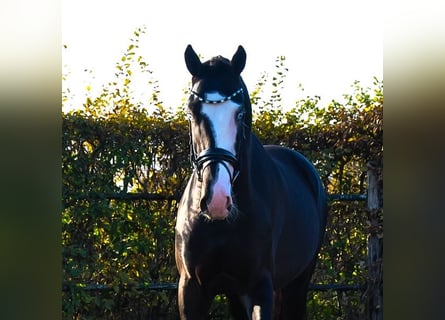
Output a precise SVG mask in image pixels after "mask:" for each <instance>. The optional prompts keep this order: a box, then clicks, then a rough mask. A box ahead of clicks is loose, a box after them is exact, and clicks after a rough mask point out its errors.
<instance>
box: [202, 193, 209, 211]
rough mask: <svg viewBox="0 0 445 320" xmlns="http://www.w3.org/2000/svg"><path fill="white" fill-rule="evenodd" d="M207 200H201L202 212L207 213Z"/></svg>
mask: <svg viewBox="0 0 445 320" xmlns="http://www.w3.org/2000/svg"><path fill="white" fill-rule="evenodd" d="M207 209H208V208H207V200H206V198H205V197H204V198H203V199H201V211H202V212H206V211H207Z"/></svg>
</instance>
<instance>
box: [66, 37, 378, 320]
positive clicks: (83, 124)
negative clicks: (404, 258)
mask: <svg viewBox="0 0 445 320" xmlns="http://www.w3.org/2000/svg"><path fill="white" fill-rule="evenodd" d="M140 31H141V30H138V34H139V32H140ZM138 34H137V35H136V33H135V35H136V36H138ZM131 41H132V43H131V44H130V46H129V47H128V49H127V51H126V52H125V54H124V56H123V57H122V59H120V61H119V62H118V63H117V64H116V69H117V73H116V79H115V80H113V81H111V82H109V83H108V84H107V85H106V86H104V87H103V89H102V92H101V94H100V95H98V96H97V97H91V96H88V95H87V97H86V101H85V104H84V105H83V106H82V107H81V108H78V109H77V110H76V111H70V112H64V113H63V114H62V118H63V122H62V123H63V128H62V135H63V138H62V143H63V145H62V170H63V198H62V203H63V210H62V212H61V221H62V234H61V235H62V246H63V253H62V255H63V283H64V291H63V293H62V299H63V310H62V312H63V318H64V319H122V320H124V319H176V318H177V305H176V291H175V290H168V289H165V290H141V288H144V287H149V286H150V285H152V284H158V283H176V282H177V280H178V274H177V271H176V267H175V262H174V250H173V245H174V224H175V216H176V200H175V199H177V198H179V196H180V194H181V192H182V190H183V189H184V187H185V184H186V182H187V179H188V177H189V175H190V174H191V164H190V162H189V135H188V123H187V120H186V118H185V115H184V112H183V107H184V106H182V107H181V108H179V109H178V110H173V109H167V108H164V106H163V103H162V102H161V101H160V98H159V97H160V94H159V89H158V85H157V82H156V81H154V80H153V78H152V75H151V74H152V73H151V71H150V70H149V65H148V64H147V63H146V62H145V61H144V60H143V58H142V57H141V56H138V55H137V50H138V39H137V37H136V38H135V39H132V40H131ZM284 60H285V59H284V57H279V58H277V61H276V67H277V70H276V74H275V75H272V76H270V77H269V76H268V75H267V74H263V75H262V76H261V77H260V79H259V81H258V83H257V86H256V87H255V88H253V89H252V90H251V102H252V106H253V110H254V115H253V118H254V123H253V130H254V132H255V134H257V135H258V136H259V138H260V139H261V140H262V141H263V142H264V143H268V144H279V145H284V146H288V147H290V148H293V149H295V150H298V151H300V152H302V153H303V154H304V155H306V156H307V157H308V158H309V159H310V160H311V161H312V162H313V163H314V164H315V166H316V167H317V169H318V170H319V171H320V174H321V176H322V180H323V182H324V184H325V186H326V189H327V190H328V192H329V193H330V194H356V193H363V192H366V179H364V178H365V176H364V175H363V173H364V172H365V171H366V163H367V162H368V161H375V163H377V165H378V166H379V167H380V168H381V167H382V160H383V125H382V113H383V84H382V82H380V81H378V80H377V79H375V82H374V86H373V88H366V89H364V88H362V87H361V86H360V84H359V83H358V82H357V83H354V84H353V86H352V90H351V91H352V93H351V94H346V95H344V101H342V102H337V101H332V102H331V103H329V104H327V105H326V106H320V98H319V97H316V96H315V97H307V98H305V99H301V100H299V101H297V102H296V103H295V106H294V107H293V108H288V109H286V110H287V111H283V110H284V108H283V105H282V101H281V94H280V92H281V89H282V88H283V85H282V83H283V79H284V78H285V75H286V71H287V69H286V68H285V67H284V62H285V61H284ZM136 73H138V75H139V77H143V76H148V77H149V80H148V82H147V83H148V88H147V90H149V91H151V96H150V98H149V101H146V102H144V103H141V102H137V101H134V99H133V98H132V90H131V83H132V81H131V80H132V76H133V75H134V74H136ZM271 79H272V80H271ZM267 86H269V87H270V88H271V89H270V90H269V93H267V92H268V91H267ZM68 92H69V90H66V89H65V91H64V93H63V102H64V103H67V101H68V100H69V97H68V96H69V94H68ZM147 110H154V111H150V112H149V111H147ZM380 178H381V177H380ZM129 192H131V193H142V194H145V195H149V194H155V195H160V196H161V198H162V197H164V198H166V200H156V201H148V200H146V199H142V198H140V199H133V200H129V199H125V198H124V199H114V198H113V197H110V195H122V194H126V193H129ZM167 198H168V199H167ZM378 231H379V234H380V236H382V237H383V230H382V229H381V228H380V229H379V230H378ZM368 232H369V224H368V221H367V211H366V203H365V202H364V201H350V202H332V203H331V206H330V215H329V221H328V228H327V234H326V237H325V242H324V246H323V248H322V250H321V252H320V254H319V257H320V259H319V263H318V265H317V268H316V271H315V274H314V277H313V281H312V282H313V283H316V284H339V283H340V284H366V282H367V270H366V243H367V241H366V239H367V235H368ZM365 297H366V295H365V294H364V292H362V291H346V292H342V291H310V293H309V299H308V306H309V312H310V319H367V317H366V312H365V304H364V301H363V300H364V299H365ZM211 312H212V319H227V318H228V316H227V310H226V307H225V298H224V297H220V296H218V297H217V299H216V300H215V303H214V304H213V306H212V311H211Z"/></svg>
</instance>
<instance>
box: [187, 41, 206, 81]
mask: <svg viewBox="0 0 445 320" xmlns="http://www.w3.org/2000/svg"><path fill="white" fill-rule="evenodd" d="M184 58H185V64H186V66H187V69H188V71H189V72H190V73H191V74H192V76H198V75H199V73H200V72H201V65H202V64H201V60H199V57H198V55H197V54H196V52H195V51H194V50H193V48H192V46H191V45H188V46H187V48H186V49H185V52H184Z"/></svg>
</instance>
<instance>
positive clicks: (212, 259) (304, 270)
mask: <svg viewBox="0 0 445 320" xmlns="http://www.w3.org/2000/svg"><path fill="white" fill-rule="evenodd" d="M185 62H186V65H187V68H188V70H189V71H190V73H191V74H192V76H193V78H192V89H191V95H190V98H189V100H188V110H187V114H188V116H189V120H190V149H191V158H192V163H193V165H194V169H195V170H194V173H193V175H192V176H191V178H190V180H189V182H188V185H187V187H186V189H185V191H184V194H183V196H182V199H181V201H180V204H179V207H178V216H177V221H176V239H175V240H176V243H175V257H176V264H177V267H178V271H179V273H180V280H179V288H178V304H179V312H180V316H181V319H206V318H207V317H208V309H209V307H210V304H211V302H212V301H213V298H214V297H215V295H217V294H225V295H226V296H227V298H228V300H229V305H230V310H231V313H232V315H233V316H234V318H235V319H272V316H273V313H274V314H275V315H276V314H278V315H279V318H280V319H304V318H305V317H306V294H307V290H308V285H309V280H310V278H311V275H312V273H313V270H314V266H315V261H316V257H317V253H318V251H319V249H320V246H321V242H322V238H323V235H324V230H325V224H326V212H327V210H326V194H325V190H324V188H323V186H322V183H321V181H320V177H319V175H318V173H317V171H316V169H315V168H314V166H313V165H312V164H311V163H310V162H309V161H308V160H307V159H306V158H305V157H303V156H302V155H301V154H300V153H298V152H296V151H292V150H290V149H287V148H283V147H279V146H263V145H262V144H261V143H260V142H259V140H258V138H257V137H256V136H255V135H253V134H252V132H251V125H252V110H251V104H250V100H249V94H248V92H247V88H246V86H245V84H244V82H243V80H242V78H241V76H240V73H241V71H242V70H243V69H244V66H245V62H246V52H245V51H244V49H243V47H241V46H239V47H238V50H237V51H236V53H235V54H234V56H233V58H232V60H228V59H226V58H223V57H221V56H217V57H214V58H212V59H210V60H209V61H206V62H204V63H201V61H200V59H199V57H198V56H197V55H196V53H195V52H194V51H193V49H192V47H191V46H190V45H189V46H188V47H187V49H186V51H185ZM274 308H275V312H273V309H274Z"/></svg>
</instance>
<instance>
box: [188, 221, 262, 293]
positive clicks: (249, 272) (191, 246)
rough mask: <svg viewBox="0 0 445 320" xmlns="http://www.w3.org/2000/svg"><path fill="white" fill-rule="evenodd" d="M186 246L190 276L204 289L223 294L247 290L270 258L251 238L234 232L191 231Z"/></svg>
mask: <svg viewBox="0 0 445 320" xmlns="http://www.w3.org/2000/svg"><path fill="white" fill-rule="evenodd" d="M223 231H224V232H223ZM185 246H186V251H187V252H188V254H187V261H185V263H186V265H187V269H188V270H189V272H190V274H192V275H193V276H195V277H196V278H197V280H198V282H199V283H201V285H203V286H204V287H208V288H218V289H221V288H223V290H224V291H227V290H234V291H242V290H243V288H245V287H247V286H248V285H249V283H250V282H251V281H252V279H254V278H255V277H256V274H257V273H258V271H259V270H261V269H262V267H263V261H264V260H266V259H264V257H265V256H267V255H269V254H270V253H268V252H267V249H266V248H264V246H262V245H261V244H260V245H258V243H256V240H255V237H254V235H252V234H250V233H249V232H248V231H245V232H243V233H242V232H236V230H233V229H232V230H230V229H227V230H218V228H214V229H213V228H208V229H207V228H204V230H199V229H198V230H196V233H194V232H193V231H192V233H191V235H190V237H189V241H187V243H185ZM210 290H212V289H210ZM215 290H216V289H215Z"/></svg>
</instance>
